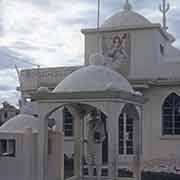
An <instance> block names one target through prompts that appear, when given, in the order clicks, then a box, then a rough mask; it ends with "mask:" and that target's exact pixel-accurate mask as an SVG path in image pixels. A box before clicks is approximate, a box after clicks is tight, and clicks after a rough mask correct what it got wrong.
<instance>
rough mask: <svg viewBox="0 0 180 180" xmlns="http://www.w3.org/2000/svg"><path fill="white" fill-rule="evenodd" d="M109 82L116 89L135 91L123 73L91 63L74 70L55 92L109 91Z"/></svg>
mask: <svg viewBox="0 0 180 180" xmlns="http://www.w3.org/2000/svg"><path fill="white" fill-rule="evenodd" d="M109 84H111V87H116V88H115V89H116V91H118V90H122V91H126V92H131V93H133V89H132V87H131V85H130V84H129V82H128V81H127V80H126V79H125V78H124V77H123V76H122V75H121V74H119V73H117V72H115V71H113V70H111V69H109V68H107V67H105V66H99V65H96V66H95V65H89V66H86V67H83V68H80V69H79V70H77V71H75V72H73V73H72V74H70V75H69V76H68V77H66V78H65V79H64V80H63V81H62V82H61V83H60V84H59V85H58V86H57V87H56V88H55V89H54V91H53V92H55V93H56V92H84V91H87V92H90V91H107V90H111V89H109Z"/></svg>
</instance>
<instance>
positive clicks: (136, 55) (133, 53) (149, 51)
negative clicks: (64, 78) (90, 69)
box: [85, 29, 161, 78]
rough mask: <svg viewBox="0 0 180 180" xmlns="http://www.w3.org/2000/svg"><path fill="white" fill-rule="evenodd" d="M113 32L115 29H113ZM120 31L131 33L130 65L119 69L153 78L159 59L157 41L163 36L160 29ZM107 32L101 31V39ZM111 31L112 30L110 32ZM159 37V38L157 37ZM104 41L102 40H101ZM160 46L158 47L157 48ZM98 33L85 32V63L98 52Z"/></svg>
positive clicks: (138, 75)
mask: <svg viewBox="0 0 180 180" xmlns="http://www.w3.org/2000/svg"><path fill="white" fill-rule="evenodd" d="M112 32H113V31H112ZM119 32H129V33H130V49H131V50H130V64H129V66H130V67H127V66H126V67H125V66H124V65H122V66H120V67H119V69H120V71H119V72H121V73H122V74H123V75H125V76H130V77H133V78H136V77H139V78H142V77H143V78H146V77H148V78H152V77H154V76H156V73H155V68H154V67H155V64H156V63H157V61H158V59H159V53H160V47H159V46H160V44H159V43H157V41H158V40H159V39H160V38H161V37H160V36H161V35H160V33H159V31H158V29H142V30H139V29H137V30H136V29H135V30H123V31H122V30H119V31H117V34H118V33H119ZM104 33H105V32H101V34H100V39H102V36H103V34H104ZM109 33H111V32H109ZM157 37H158V39H157ZM101 41H102V40H101ZM157 46H158V48H157ZM97 51H98V48H97V34H96V33H86V34H85V64H86V65H87V64H89V57H90V55H91V54H93V53H96V52H97Z"/></svg>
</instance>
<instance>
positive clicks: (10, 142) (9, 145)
mask: <svg viewBox="0 0 180 180" xmlns="http://www.w3.org/2000/svg"><path fill="white" fill-rule="evenodd" d="M2 141H4V142H5V150H4V151H3V152H2V148H1V143H2ZM11 149H12V150H11ZM0 157H16V140H15V139H5V138H3V139H0Z"/></svg>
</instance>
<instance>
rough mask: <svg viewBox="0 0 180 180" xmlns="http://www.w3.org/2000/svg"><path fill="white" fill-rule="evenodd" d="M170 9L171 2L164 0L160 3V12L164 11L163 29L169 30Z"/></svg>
mask: <svg viewBox="0 0 180 180" xmlns="http://www.w3.org/2000/svg"><path fill="white" fill-rule="evenodd" d="M169 9H170V4H169V3H166V0H162V4H160V5H159V10H160V12H162V14H163V29H164V30H167V29H168V27H167V17H166V14H167V12H168V11H169Z"/></svg>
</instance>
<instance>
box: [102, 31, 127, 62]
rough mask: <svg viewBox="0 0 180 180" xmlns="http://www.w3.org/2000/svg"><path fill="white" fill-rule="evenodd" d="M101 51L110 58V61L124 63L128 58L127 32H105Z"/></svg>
mask: <svg viewBox="0 0 180 180" xmlns="http://www.w3.org/2000/svg"><path fill="white" fill-rule="evenodd" d="M102 53H103V55H104V56H105V57H108V58H110V59H111V61H112V63H118V64H119V63H120V64H121V63H126V62H128V61H129V58H130V40H129V34H128V33H126V32H121V33H105V34H104V35H103V38H102Z"/></svg>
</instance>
